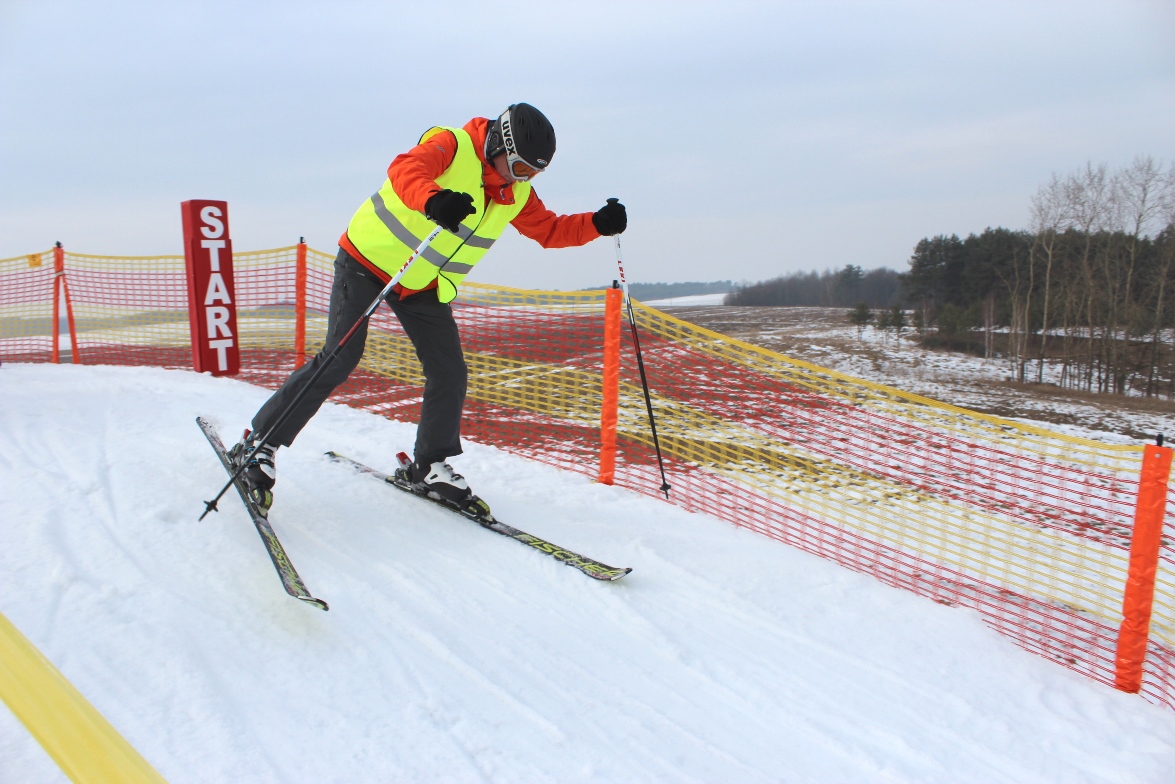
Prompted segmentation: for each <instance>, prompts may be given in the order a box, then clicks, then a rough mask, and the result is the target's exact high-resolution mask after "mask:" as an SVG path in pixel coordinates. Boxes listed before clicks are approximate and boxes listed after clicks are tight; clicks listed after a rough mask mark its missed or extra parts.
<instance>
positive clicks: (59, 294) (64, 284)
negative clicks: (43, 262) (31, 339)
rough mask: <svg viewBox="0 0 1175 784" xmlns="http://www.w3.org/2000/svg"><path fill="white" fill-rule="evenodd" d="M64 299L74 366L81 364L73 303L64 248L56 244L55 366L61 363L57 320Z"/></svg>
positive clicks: (54, 260) (54, 275)
mask: <svg viewBox="0 0 1175 784" xmlns="http://www.w3.org/2000/svg"><path fill="white" fill-rule="evenodd" d="M63 297H64V298H65V317H66V319H67V320H68V321H69V349H70V356H71V357H73V363H74V364H75V365H78V364H81V358H80V357H79V355H78V331H77V325H76V324H75V323H74V320H73V301H72V300H71V299H70V297H69V281H68V280H66V277H65V248H63V247H61V243H60V242H58V243H57V244H56V245H54V246H53V327H52V329H51V334H52V335H53V354H52V361H53V362H54V363H55V364H60V362H61V350H60V349H59V348H58V345H57V343H58V340H59V339H60V337H61V336H60V335H59V334H58V330H59V329H60V327H59V326H58V324H59V319H60V318H61V300H62V298H63Z"/></svg>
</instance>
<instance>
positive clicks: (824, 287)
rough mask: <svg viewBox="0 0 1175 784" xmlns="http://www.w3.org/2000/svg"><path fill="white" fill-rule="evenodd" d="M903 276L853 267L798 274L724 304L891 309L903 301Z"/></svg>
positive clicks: (738, 292) (736, 294) (756, 286)
mask: <svg viewBox="0 0 1175 784" xmlns="http://www.w3.org/2000/svg"><path fill="white" fill-rule="evenodd" d="M901 278H902V275H901V273H900V272H898V271H897V270H892V269H889V268H887V267H881V268H879V269H874V270H869V271H865V270H862V269H861V268H860V267H858V266H856V265H853V264H849V265H846V266H845V267H844V268H843V269H840V270H825V271H824V272H794V273H791V274H789V275H782V276H780V277H778V278H773V279H771V280H767V281H763V282H762V283H753V284H750V285H746V286H739V287H737V288H735V289H734V290H733V291H731V292H730V293H729V294H727V295H726V297H724V298H723V302H724V303H725V304H727V305H760V306H762V305H780V306H790V307H799V306H807V307H825V308H847V307H853V306H856V305H858V304H860V303H862V302H863V303H865V304H866V305H867V306H868V307H871V308H889V307H892V306H893V305H895V304H898V302H899V300H900V298H901V287H902V283H901Z"/></svg>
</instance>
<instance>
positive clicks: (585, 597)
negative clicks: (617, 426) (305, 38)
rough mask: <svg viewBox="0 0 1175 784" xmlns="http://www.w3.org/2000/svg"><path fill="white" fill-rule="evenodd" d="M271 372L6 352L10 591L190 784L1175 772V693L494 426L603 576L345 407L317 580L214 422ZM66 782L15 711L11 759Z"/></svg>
mask: <svg viewBox="0 0 1175 784" xmlns="http://www.w3.org/2000/svg"><path fill="white" fill-rule="evenodd" d="M266 395H267V393H266V392H265V391H264V390H261V389H258V388H255V387H251V386H247V385H245V384H242V383H240V382H237V381H233V380H228V379H213V378H210V377H206V376H199V375H196V374H193V373H187V372H180V371H163V370H155V369H145V368H103V367H72V366H30V365H13V364H5V365H3V366H2V367H0V401H2V406H0V482H2V487H3V493H2V495H0V521H2V522H0V611H2V612H3V613H4V614H5V615H6V616H7V617H8V618H9V619H10V620H12V621H13V623H15V624H16V626H17V627H18V628H20V629H21V630H22V631H23V632H24V633H25V634H26V635H27V636H28V637H29V638H30V639H31V640H32V641H33V642H34V643H35V644H36V645H37V646H38V647H39V648H40V650H41V651H42V652H43V653H45V654H46V656H48V657H49V659H51V660H52V661H53V662H54V663H55V664H56V665H57V667H58V668H60V669H61V670H62V671H63V673H64V674H65V675H66V676H67V677H68V678H69V679H70V680H71V681H72V682H73V684H74V685H75V686H77V687H78V689H80V691H81V692H82V693H83V694H85V695H86V696H87V697H88V698H89V699H90V701H91V702H92V703H93V704H94V705H95V706H96V707H97V708H98V709H99V710H100V711H101V712H102V713H103V714H104V715H105V716H106V717H107V718H108V719H109V720H110V721H111V722H112V723H113V724H114V725H115V727H117V728H118V729H119V730H120V731H121V732H122V733H123V735H124V736H125V737H126V738H127V739H128V740H129V741H130V742H131V743H132V744H133V745H134V746H135V747H136V748H137V749H138V750H139V751H140V752H142V754H143V755H144V756H145V757H146V758H147V759H148V760H149V761H150V762H151V763H152V764H153V765H154V766H155V767H156V768H157V769H158V770H159V771H160V772H161V773H162V774H163V775H164V777H166V778H167V779H168V780H169V781H171V782H212V781H216V782H222V781H250V782H388V781H405V782H409V781H410V782H433V781H436V782H441V781H443V782H584V781H626V782H662V781H674V782H675V781H682V782H768V781H770V782H808V781H812V782H906V781H923V782H985V783H989V782H1017V784H1023V783H1024V782H1161V781H1170V777H1171V771H1172V770H1175V712H1173V711H1169V710H1165V709H1162V708H1159V707H1156V706H1153V705H1149V704H1147V703H1145V702H1144V701H1143V700H1142V699H1140V698H1138V697H1134V696H1129V695H1125V694H1122V693H1120V692H1116V691H1114V690H1112V689H1110V688H1108V687H1105V686H1101V685H1098V684H1096V683H1093V682H1091V681H1088V680H1085V679H1083V678H1081V677H1079V676H1077V675H1075V674H1073V673H1071V672H1069V671H1067V670H1064V669H1062V668H1060V667H1057V666H1055V665H1053V664H1051V663H1049V662H1047V661H1045V660H1043V659H1041V658H1038V657H1035V656H1033V655H1030V654H1028V653H1025V652H1023V651H1021V650H1020V649H1018V648H1016V647H1015V646H1014V645H1013V644H1012V643H1011V642H1010V641H1009V640H1007V639H1006V638H1003V637H1001V636H999V635H997V634H996V633H995V632H992V631H990V630H989V629H987V628H986V627H985V626H984V625H983V624H982V623H981V622H980V620H979V618H978V616H976V615H975V614H973V613H970V612H968V611H963V610H957V609H949V608H946V607H943V606H940V605H938V604H935V603H934V602H931V601H928V600H925V599H921V598H918V597H915V596H913V595H911V594H907V593H904V592H901V591H898V590H895V589H890V588H886V587H884V586H882V585H880V584H879V583H877V582H875V581H874V580H872V579H870V578H868V577H865V576H862V575H857V574H853V573H851V572H848V571H846V570H844V569H842V568H840V567H838V566H835V565H834V564H832V563H829V562H825V561H822V560H820V559H817V558H815V557H813V556H810V555H807V554H804V553H801V552H798V551H796V550H793V549H790V548H788V547H786V546H784V545H782V544H779V543H777V542H774V541H772V540H769V539H766V538H764V537H762V536H759V535H756V534H753V533H750V532H747V531H744V530H740V529H737V528H735V527H732V526H730V525H729V524H727V523H724V522H720V521H717V520H714V519H711V518H708V517H705V516H701V515H691V514H687V513H685V512H683V511H681V510H679V509H677V508H675V507H673V506H670V505H668V504H666V503H665V502H663V501H658V500H655V499H651V498H646V497H642V496H638V495H635V494H633V493H630V492H627V491H624V490H620V489H616V488H611V487H605V486H600V485H596V484H593V483H592V482H591V481H590V480H589V479H587V478H586V477H583V476H579V475H571V474H567V473H562V472H559V471H557V470H555V469H552V468H549V467H546V466H542V465H537V464H533V463H529V462H526V461H524V460H521V459H519V458H516V457H513V456H510V455H507V454H504V453H502V452H500V451H497V450H495V449H491V448H487V447H482V446H478V445H469V446H468V452H467V454H466V455H464V456H462V457H459V458H457V459H456V460H454V461H453V462H454V464H455V466H456V467H457V469H458V470H459V471H461V472H462V473H464V474H465V475H466V476H467V477H468V478H469V479H470V482H471V484H472V486H473V487H474V489H475V490H477V491H478V492H479V494H481V495H482V496H483V497H485V498H486V499H487V500H489V501H490V503H491V504H492V505H493V508H494V511H495V513H496V514H497V515H498V516H499V517H501V518H502V519H504V520H506V521H507V522H509V523H511V524H513V525H515V526H517V527H519V528H522V529H525V530H527V531H529V532H531V533H534V534H536V535H538V536H542V537H544V538H547V539H550V540H551V541H554V542H557V543H559V544H562V545H565V546H567V547H570V548H573V549H576V550H579V551H580V552H583V553H584V554H586V555H590V556H592V557H595V558H598V559H601V560H603V561H606V562H608V563H611V564H614V565H616V566H631V567H633V569H634V571H633V573H632V574H630V575H629V576H627V577H626V578H624V579H623V580H622V581H620V582H617V583H600V582H596V581H593V580H590V579H588V578H586V577H585V576H584V575H582V574H580V573H579V572H576V571H575V570H573V569H570V568H568V567H567V566H564V565H562V564H559V563H557V562H556V561H554V560H552V559H550V558H547V557H544V556H543V555H541V554H539V553H536V552H534V551H532V550H530V549H529V548H527V547H525V546H523V545H520V544H518V543H517V542H513V541H510V540H508V539H506V538H503V537H499V536H495V535H494V534H492V533H489V532H487V531H483V530H481V529H480V528H478V527H477V526H476V525H474V524H472V523H469V522H467V521H464V520H462V519H460V518H458V517H456V516H454V515H452V514H449V513H447V512H445V511H444V510H441V509H437V508H435V507H433V506H431V505H428V504H425V503H423V502H420V501H418V500H416V499H413V498H411V497H408V496H405V495H403V494H400V493H398V492H395V491H394V490H392V489H391V488H388V487H385V486H383V485H381V484H379V483H378V482H376V481H373V480H372V479H370V478H369V477H365V476H362V475H358V474H355V473H353V472H351V471H349V470H345V469H344V468H342V467H340V466H338V465H335V464H333V463H331V462H329V461H328V460H327V459H326V458H325V457H324V456H323V453H324V452H325V451H326V450H328V449H334V450H337V451H339V452H341V453H343V454H347V455H350V456H352V457H355V458H357V459H360V460H363V461H364V462H367V463H370V464H372V465H376V466H382V467H390V465H391V463H392V459H393V455H394V453H395V452H396V451H398V450H399V449H403V448H407V447H410V446H411V443H412V436H413V432H414V428H413V427H412V426H410V425H404V424H398V423H394V422H389V421H387V420H384V419H381V418H379V417H376V416H373V415H371V414H367V413H363V412H359V411H355V410H352V409H348V408H344V407H339V406H331V405H328V406H326V407H325V408H324V409H323V411H322V413H321V414H320V415H319V416H318V417H317V418H316V419H314V420H313V421H312V422H311V424H310V426H309V427H308V428H307V429H306V430H305V431H304V433H303V434H302V436H301V437H300V438H299V440H298V442H297V444H295V446H294V447H293V448H291V449H288V450H282V451H281V452H279V455H278V470H279V482H278V487H277V502H276V504H275V506H274V508H273V512H272V515H271V519H272V521H273V524H274V527H275V529H276V531H277V534H278V535H279V536H280V537H281V539H282V541H283V543H284V544H285V547H286V550H287V552H288V553H289V555H290V557H291V559H292V560H293V562H294V564H295V565H296V566H297V568H298V570H299V572H300V573H301V575H302V577H303V578H304V579H305V580H306V583H307V584H308V586H309V587H310V589H311V591H312V592H313V593H314V594H315V595H317V596H321V597H322V598H324V599H326V600H327V601H328V602H330V605H331V610H330V612H328V613H324V612H320V611H318V610H315V609H313V608H310V607H307V606H306V605H304V604H302V603H300V602H298V601H296V600H294V599H292V598H290V597H288V596H287V595H286V594H285V593H284V592H283V591H282V589H281V585H280V583H279V582H278V578H277V575H276V574H275V573H274V570H273V567H272V566H271V564H270V563H269V559H268V557H267V556H266V553H265V551H264V549H263V548H262V546H261V542H260V540H259V538H258V536H257V533H256V532H255V530H254V529H253V526H252V525H251V523H250V522H249V520H248V518H247V516H246V515H245V513H244V510H243V509H241V508H239V507H240V505H239V504H238V503H237V502H236V501H235V499H234V497H232V496H227V497H226V499H225V501H224V502H222V503H221V509H222V511H221V512H220V513H219V514H216V515H211V516H209V518H207V519H205V520H204V521H203V522H200V523H197V522H196V518H197V517H198V516H199V515H200V512H201V511H202V509H203V504H202V502H203V501H204V500H206V499H208V498H210V497H211V496H212V495H213V494H214V493H215V492H216V491H217V490H218V489H219V488H220V486H221V485H222V484H223V482H224V480H225V474H224V471H223V470H222V469H221V467H220V465H219V464H218V463H217V461H216V459H215V456H214V455H213V453H212V451H211V450H210V449H209V447H208V445H207V443H206V442H205V440H204V438H203V436H202V435H201V434H200V431H199V430H198V429H197V427H196V425H195V423H194V421H193V420H194V417H195V416H196V415H197V414H205V415H208V416H210V417H211V418H213V419H214V420H216V421H217V422H218V423H219V424H220V425H221V426H222V430H223V431H224V433H225V434H226V437H230V436H231V437H235V436H236V435H237V432H238V431H239V430H240V428H241V427H243V426H244V424H245V423H246V422H247V420H248V418H249V416H250V415H251V414H252V412H253V411H254V410H255V409H256V408H257V407H258V406H259V405H260V403H261V402H262V401H263V400H264V399H265V397H266ZM61 780H64V777H63V776H62V774H61V773H60V772H59V771H58V770H57V768H56V767H55V766H54V765H53V763H52V762H51V761H50V760H49V758H48V757H47V756H46V755H45V754H44V752H42V751H41V749H40V747H39V746H38V745H37V744H36V742H35V741H34V740H33V739H32V738H31V736H30V735H29V734H28V733H27V732H26V731H25V729H24V728H23V727H22V726H21V725H20V724H19V723H18V722H17V721H16V720H15V719H14V717H13V716H12V714H11V713H9V712H8V711H7V710H6V709H0V781H3V782H10V781H11V782H52V781H61Z"/></svg>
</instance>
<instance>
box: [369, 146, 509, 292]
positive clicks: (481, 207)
mask: <svg viewBox="0 0 1175 784" xmlns="http://www.w3.org/2000/svg"><path fill="white" fill-rule="evenodd" d="M442 131H449V132H450V133H452V134H453V136H454V137H456V139H457V151H456V153H455V154H454V156H453V162H452V163H451V164H450V165H449V168H448V169H446V170H445V171H444V172H443V173H442V174H441V176H440V177H437V179H436V183H437V185H439V186H441V187H442V188H448V189H449V190H453V191H457V192H460V193H468V194H470V195H471V196H473V207H474V209H475V210H476V212H474V214H472V215H470V216H469V217H467V218H466V219H465V220H464V221H462V222H461V226H460V227H459V230H458V232H457V233H456V234H453V233H451V232H448V231H443V232H441V233H440V234H439V235H437V238H436V239H434V240H433V242H432V244H431V245H430V246H429V247H428V248H426V249H425V251H424V253H423V254H421V257H420V258H419V259H418V260H417V261H416V263H415V264H413V265H412V267H411V269H409V270H408V272H406V273H405V274H404V277H403V278H401V279H400V283H401V284H402V285H403V286H404V287H405V288H409V289H423V288H425V287H427V286H428V285H429V284H430V283H432V282H433V280H436V281H437V296H438V298H439V299H440V300H441V302H451V301H452V300H453V298H454V297H456V296H457V287H458V286H460V285H461V281H463V280H464V279H465V276H466V275H468V274H469V271H470V270H472V269H473V267H474V266H475V265H476V264H477V262H478V261H480V260H481V257H482V256H484V255H485V252H486V251H487V250H489V249H490V247H491V246H493V244H494V241H495V240H497V239H498V237H500V236H502V232H503V231H505V229H506V224H508V223H509V222H510V221H511V220H513V219H514V218H515V217H516V216H517V215H518V213H520V212H521V211H522V208H523V207H524V206H526V200H527V199H528V198H529V197H530V183H529V182H516V183H514V184H513V185H511V189H512V191H513V194H514V203H513V204H498V203H497V202H495V201H493V200H490V202H489V204H486V203H485V202H486V199H485V195H484V190H483V186H482V162H481V159H480V158H478V157H477V151H476V150H475V149H474V146H473V139H472V138H471V137H470V136H469V133H468V132H466V131H464V130H461V129H460V128H441V127H437V128H430V129H429V130H428V131H426V132H425V133H424V135H423V136H421V137H420V141H421V142H424V141H427V140H428V139H430V138H432V137H433V136H435V135H436V134H438V133H440V132H442ZM433 228H434V224H433V223H432V221H430V220H429V219H428V218H425V217H424V215H422V214H421V213H419V212H417V211H416V210H412V209H409V208H408V207H407V205H405V204H404V202H402V201H400V197H399V196H397V195H396V192H395V190H393V188H392V183H391V181H390V180H384V184H383V187H382V188H380V189H379V191H377V192H376V193H375V195H373V196H372V197H371V198H370V199H368V200H367V201H365V202H364V203H363V206H361V207H360V208H359V210H358V211H357V212H356V213H355V215H354V217H352V218H351V223H350V224H349V225H348V226H347V237H348V238H349V239H350V240H351V242H352V243H353V244H354V245H355V249H356V250H358V251H359V252H360V253H362V254H363V257H364V258H366V259H367V260H368V261H370V262H371V263H372V264H374V265H375V266H377V267H379V268H380V269H381V270H383V271H384V272H386V273H388V275H395V274H396V273H397V272H399V270H400V267H401V266H403V264H404V262H405V261H407V259H408V257H409V256H411V255H412V252H413V251H414V250H415V249H416V247H417V246H418V245H419V244H420V243H421V242H422V241H423V240H424V238H425V237H427V236H428V235H429V232H431V231H432V230H433Z"/></svg>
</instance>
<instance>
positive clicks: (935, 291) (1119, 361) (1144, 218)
mask: <svg viewBox="0 0 1175 784" xmlns="http://www.w3.org/2000/svg"><path fill="white" fill-rule="evenodd" d="M1030 216H1031V220H1030V226H1029V227H1028V228H1027V229H1005V228H995V229H992V228H988V229H986V230H984V231H983V232H982V233H981V234H971V235H969V236H968V237H967V238H966V239H960V238H959V237H958V236H957V235H953V234H952V235H950V236H947V235H938V236H935V237H927V238H924V239H922V240H921V241H919V242H918V244H917V245H916V246H915V247H914V254H913V255H912V256H911V257H910V260H909V269H908V271H907V272H905V273H903V274H901V275H898V274H897V273H894V272H892V271H890V270H874V271H872V272H864V273H862V272H860V270H859V269H858V268H854V267H848V268H846V269H844V270H841V271H840V272H825V273H823V274H820V275H817V274H816V273H808V274H806V275H805V274H799V275H791V276H785V277H782V278H777V279H775V280H772V281H766V282H764V283H758V284H755V285H753V286H746V287H742V288H739V289H737V290H735V291H734V292H732V293H731V294H730V295H728V297H727V299H726V301H727V303H728V304H731V305H825V306H829V307H848V306H850V305H852V304H857V305H859V304H861V303H865V305H866V308H868V307H876V308H884V307H886V306H887V304H888V301H887V300H886V299H885V296H886V292H887V291H890V292H891V294H892V296H894V297H895V298H896V301H897V302H898V303H899V304H900V305H901V306H904V307H906V308H909V309H912V310H913V311H914V312H913V314H912V315H913V319H912V322H913V324H914V325H915V328H916V329H917V330H918V332H919V333H920V334H921V335H922V339H923V341H924V343H925V344H927V345H931V346H934V345H943V346H950V347H953V348H961V349H966V350H971V351H974V352H975V353H979V354H982V355H983V356H987V357H1002V358H1006V359H1007V361H1008V362H1009V365H1010V369H1011V371H1012V373H1011V375H1012V377H1013V378H1014V379H1015V380H1017V381H1020V382H1036V383H1042V382H1044V381H1046V380H1048V379H1046V377H1045V372H1044V371H1045V367H1046V366H1049V367H1052V368H1059V370H1060V373H1059V376H1058V379H1059V382H1060V384H1061V385H1062V386H1065V387H1069V388H1073V389H1082V390H1087V391H1091V392H1111V393H1118V394H1124V393H1127V392H1135V393H1141V394H1144V395H1146V396H1147V397H1151V396H1154V395H1160V394H1161V395H1164V396H1166V397H1168V398H1170V397H1175V164H1172V165H1171V166H1169V167H1166V168H1164V166H1163V164H1161V163H1159V162H1156V161H1155V160H1154V159H1152V158H1150V157H1140V158H1137V159H1135V161H1134V162H1133V163H1132V164H1131V165H1129V166H1127V167H1124V168H1121V169H1118V170H1114V171H1111V170H1110V169H1109V168H1108V167H1107V166H1105V165H1104V164H1103V165H1099V166H1094V165H1093V164H1087V165H1086V166H1085V167H1083V168H1082V169H1080V170H1079V171H1076V172H1074V173H1072V174H1069V175H1066V176H1063V177H1062V176H1057V175H1054V176H1053V177H1052V179H1051V180H1050V181H1049V182H1047V183H1045V184H1044V185H1042V186H1041V187H1040V188H1039V189H1038V190H1037V192H1036V194H1035V195H1034V196H1033V198H1032V208H1031V212H1030ZM873 275H876V276H877V280H878V281H887V282H889V281H891V280H892V279H893V278H895V277H896V278H897V279H898V281H897V282H896V283H893V284H892V285H894V289H892V290H889V289H885V288H884V287H879V288H878V290H877V291H873V290H870V291H869V293H868V294H867V293H866V289H865V288H864V286H865V283H866V281H870V280H871V277H870V276H873ZM856 278H859V279H860V284H859V285H860V286H861V288H859V289H857V290H858V291H859V294H858V299H857V301H856V302H854V300H853V296H852V293H851V292H852V291H853V290H854V289H853V286H854V285H857V284H855V283H854V280H855V279H856ZM857 311H858V319H859V318H860V316H861V314H863V313H864V311H865V308H858V309H857ZM854 323H856V322H854Z"/></svg>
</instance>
